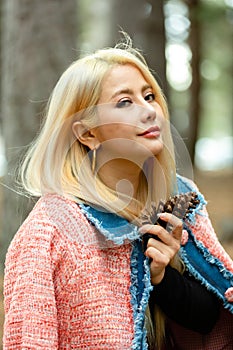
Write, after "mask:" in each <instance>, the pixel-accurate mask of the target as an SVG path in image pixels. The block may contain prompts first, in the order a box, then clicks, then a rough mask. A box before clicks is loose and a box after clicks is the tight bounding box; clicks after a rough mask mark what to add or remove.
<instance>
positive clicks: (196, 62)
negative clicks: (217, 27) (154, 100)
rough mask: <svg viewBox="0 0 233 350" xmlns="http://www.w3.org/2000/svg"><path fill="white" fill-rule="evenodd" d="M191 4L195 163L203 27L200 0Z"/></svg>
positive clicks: (191, 151)
mask: <svg viewBox="0 0 233 350" xmlns="http://www.w3.org/2000/svg"><path fill="white" fill-rule="evenodd" d="M186 2H187V4H188V6H189V16H190V21H191V31H190V36H189V44H190V48H191V51H192V62H191V67H192V84H191V87H190V93H191V99H190V113H189V138H188V143H187V146H188V150H189V154H190V157H191V160H192V163H193V164H194V158H195V145H196V141H197V137H198V125H199V117H200V91H201V77H200V61H201V33H200V31H201V29H200V21H199V19H198V12H199V9H200V0H187V1H186Z"/></svg>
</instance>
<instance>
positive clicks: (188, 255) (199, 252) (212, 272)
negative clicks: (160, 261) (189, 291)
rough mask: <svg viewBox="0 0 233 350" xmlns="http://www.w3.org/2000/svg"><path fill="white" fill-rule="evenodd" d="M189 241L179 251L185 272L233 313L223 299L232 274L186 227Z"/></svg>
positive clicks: (232, 277) (232, 308) (232, 282)
mask: <svg viewBox="0 0 233 350" xmlns="http://www.w3.org/2000/svg"><path fill="white" fill-rule="evenodd" d="M186 230H187V231H188V233H189V240H188V242H187V243H186V245H185V246H183V247H181V249H180V256H181V259H182V260H183V262H184V264H185V267H186V269H187V271H188V272H189V273H190V274H191V275H192V276H193V277H194V278H195V279H197V280H199V281H200V282H201V283H202V284H203V285H204V286H205V287H206V288H207V289H208V290H211V291H212V292H213V293H214V294H215V295H216V296H217V297H218V298H219V299H220V300H221V301H222V302H223V306H224V307H225V308H226V309H228V310H229V311H230V312H232V313H233V304H232V303H229V301H228V300H227V299H226V297H225V295H224V294H225V292H226V290H227V289H228V288H230V287H232V286H233V274H232V273H231V272H230V271H229V270H227V269H226V268H225V266H224V265H223V263H222V262H221V261H220V260H219V259H217V258H216V257H214V256H213V255H212V254H211V253H210V252H209V250H208V249H207V248H206V247H205V246H204V245H203V244H202V243H201V242H200V241H197V240H196V238H195V237H194V235H193V234H192V232H191V231H190V229H189V228H188V227H186Z"/></svg>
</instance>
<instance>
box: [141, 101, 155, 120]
mask: <svg viewBox="0 0 233 350" xmlns="http://www.w3.org/2000/svg"><path fill="white" fill-rule="evenodd" d="M155 119H156V110H155V108H154V107H153V106H151V105H150V104H148V103H147V105H146V106H145V105H144V106H143V107H142V122H143V123H146V122H148V121H154V120H155Z"/></svg>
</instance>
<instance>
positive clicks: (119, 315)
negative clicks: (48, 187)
mask: <svg viewBox="0 0 233 350" xmlns="http://www.w3.org/2000/svg"><path fill="white" fill-rule="evenodd" d="M99 236H100V234H99V233H98V232H97V231H96V229H95V227H94V226H92V225H90V224H89V222H88V221H87V219H86V218H85V216H84V215H83V214H82V213H81V211H80V209H79V207H78V206H77V205H76V204H75V203H74V202H72V201H69V200H66V199H64V198H62V197H59V196H57V195H46V196H44V197H42V198H41V199H40V200H39V201H38V203H37V204H36V206H35V208H34V209H33V211H32V212H31V214H30V215H29V217H28V218H27V220H26V221H25V222H24V224H23V226H22V227H21V228H20V230H19V231H18V232H17V234H16V236H15V238H14V239H13V241H12V243H11V245H10V248H9V251H8V254H7V258H6V271H5V314H6V318H5V329H4V340H3V342H4V349H5V350H7V349H11V350H13V349H15V350H16V349H17V350H19V349H31V350H33V349H35V350H38V349H46V350H49V349H53V350H55V349H59V350H62V349H89V350H91V349H95V350H98V349H108V350H109V349H115V350H117V349H119V350H124V349H130V347H131V344H132V338H133V332H134V331H133V318H132V307H131V295H130V274H131V272H130V255H131V249H132V248H131V245H130V244H125V245H121V246H117V247H116V246H115V247H113V246H112V247H110V248H108V250H106V249H104V247H103V246H102V245H101V244H98V242H99V241H100V237H99ZM109 249H111V252H110V251H109Z"/></svg>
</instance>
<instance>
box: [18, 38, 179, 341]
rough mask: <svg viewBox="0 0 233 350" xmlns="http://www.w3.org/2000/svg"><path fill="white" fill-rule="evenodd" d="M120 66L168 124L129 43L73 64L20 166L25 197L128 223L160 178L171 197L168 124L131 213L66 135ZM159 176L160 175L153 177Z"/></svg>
mask: <svg viewBox="0 0 233 350" xmlns="http://www.w3.org/2000/svg"><path fill="white" fill-rule="evenodd" d="M125 64H130V65H133V66H135V67H136V68H138V69H139V70H140V72H141V73H142V75H143V76H144V78H145V80H146V81H147V82H148V83H149V84H150V85H151V87H152V89H153V91H154V92H155V95H156V101H157V102H158V103H159V104H160V106H161V108H162V110H163V113H164V116H165V118H166V120H167V121H169V114H168V109H167V104H166V101H165V98H164V96H163V93H162V91H161V88H160V87H159V85H158V83H157V81H156V80H155V78H154V76H153V74H152V73H151V71H150V70H149V68H148V66H147V64H146V62H145V60H144V58H143V56H142V55H141V54H140V52H139V51H138V50H136V49H133V48H132V42H131V40H130V39H129V38H127V40H126V41H125V42H124V43H121V44H118V45H117V46H116V47H114V48H106V49H101V50H98V51H96V52H95V53H93V54H90V55H87V56H85V57H83V58H80V59H78V60H77V61H75V62H74V63H73V64H71V66H70V67H68V69H67V70H66V71H65V72H64V73H63V75H62V76H61V77H60V79H59V80H58V82H57V84H56V86H55V88H54V90H53V92H52V94H51V97H50V99H49V101H48V105H47V109H46V115H45V121H44V124H43V127H42V130H41V132H40V134H39V136H38V138H37V139H36V140H35V142H34V143H33V144H32V146H31V148H30V149H29V151H28V153H27V155H26V157H25V159H24V162H23V164H22V169H21V181H22V184H23V186H24V188H25V189H26V191H27V192H29V193H30V194H31V195H33V196H41V195H42V194H44V193H60V194H62V195H64V196H67V197H69V198H71V199H73V200H76V201H80V202H86V203H92V204H93V205H97V206H101V207H104V208H105V209H107V210H109V211H112V212H117V213H119V212H120V215H122V216H123V217H125V218H126V219H128V220H134V219H135V218H137V217H139V216H140V211H141V210H142V208H143V207H144V206H145V204H146V202H147V204H148V203H150V202H152V201H153V202H157V201H158V193H157V192H156V187H158V186H157V184H158V181H159V177H162V180H161V181H163V185H164V187H165V189H166V191H165V192H166V193H165V197H169V196H170V195H171V193H172V192H173V189H174V184H175V173H176V169H175V157H174V150H173V142H172V137H171V133H170V129H169V123H167V124H168V127H167V128H166V132H165V133H164V135H163V143H164V148H163V150H162V152H161V153H160V154H159V155H158V156H157V157H156V159H155V162H153V164H152V165H151V164H150V166H149V165H148V164H146V165H145V169H143V172H144V174H146V178H145V176H144V174H143V176H142V181H141V185H140V189H139V194H138V198H137V201H138V203H139V205H138V206H137V208H138V209H137V210H136V211H132V210H131V209H129V208H128V207H125V206H124V205H122V206H120V207H121V208H120V209H119V200H118V201H116V200H115V199H116V197H117V198H118V195H117V193H116V192H115V191H113V190H112V189H109V188H108V187H107V186H106V185H104V184H103V183H102V181H101V180H100V179H99V178H98V176H95V177H94V176H93V173H92V170H91V160H90V157H89V149H88V148H87V147H86V146H84V145H83V144H81V143H80V142H79V141H78V140H77V139H76V138H75V137H74V134H73V132H72V124H73V122H74V120H77V119H82V122H83V123H84V124H85V125H87V127H91V125H92V122H93V120H92V119H93V118H94V113H95V106H96V105H98V100H99V98H100V94H101V87H102V82H103V79H104V77H105V76H106V74H107V73H108V72H109V71H110V69H112V67H114V66H115V65H125ZM74 118H75V119H74ZM161 172H162V176H160V175H158V174H161ZM155 183H156V186H155ZM93 189H96V191H93ZM99 193H101V197H100V196H99ZM161 320H162V319H161ZM159 323H160V324H161V325H162V328H164V327H163V325H164V321H163V320H162V321H161V322H160V321H158V322H157V327H159ZM162 333H163V332H162ZM159 342H160V341H159Z"/></svg>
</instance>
